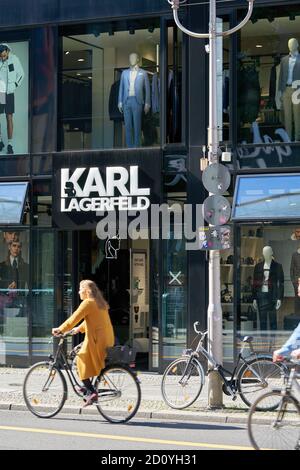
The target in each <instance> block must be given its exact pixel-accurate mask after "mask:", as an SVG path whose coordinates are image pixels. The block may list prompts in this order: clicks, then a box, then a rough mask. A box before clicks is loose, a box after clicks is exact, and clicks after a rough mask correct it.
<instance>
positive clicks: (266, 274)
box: [261, 263, 271, 292]
mask: <svg viewBox="0 0 300 470" xmlns="http://www.w3.org/2000/svg"><path fill="white" fill-rule="evenodd" d="M270 266H271V265H270V264H269V263H265V264H264V282H263V285H262V288H261V291H262V292H269V277H270Z"/></svg>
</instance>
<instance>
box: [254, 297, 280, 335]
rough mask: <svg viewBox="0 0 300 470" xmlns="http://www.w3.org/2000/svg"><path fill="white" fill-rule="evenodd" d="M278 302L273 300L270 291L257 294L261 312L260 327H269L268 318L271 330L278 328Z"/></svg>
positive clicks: (263, 328)
mask: <svg viewBox="0 0 300 470" xmlns="http://www.w3.org/2000/svg"><path fill="white" fill-rule="evenodd" d="M275 306H276V302H274V300H272V297H271V295H270V294H269V293H268V292H260V293H258V294H257V307H258V313H259V321H260V329H261V330H267V329H268V320H269V325H270V330H277V314H276V308H275Z"/></svg>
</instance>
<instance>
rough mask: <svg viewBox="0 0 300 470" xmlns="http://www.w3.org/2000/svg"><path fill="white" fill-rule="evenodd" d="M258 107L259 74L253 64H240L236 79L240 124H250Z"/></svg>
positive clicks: (257, 111) (255, 116)
mask: <svg viewBox="0 0 300 470" xmlns="http://www.w3.org/2000/svg"><path fill="white" fill-rule="evenodd" d="M259 108H260V84H259V75H258V71H257V70H256V67H255V64H250V65H244V64H242V65H241V68H240V71H239V80H238V119H239V123H240V124H241V125H243V124H245V123H250V124H252V123H253V122H254V121H255V120H256V119H257V117H258V113H259Z"/></svg>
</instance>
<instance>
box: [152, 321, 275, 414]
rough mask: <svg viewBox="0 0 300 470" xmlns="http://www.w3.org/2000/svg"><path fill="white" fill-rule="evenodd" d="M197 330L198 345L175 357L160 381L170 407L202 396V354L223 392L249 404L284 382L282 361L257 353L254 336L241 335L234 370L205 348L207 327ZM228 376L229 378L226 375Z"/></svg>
mask: <svg viewBox="0 0 300 470" xmlns="http://www.w3.org/2000/svg"><path fill="white" fill-rule="evenodd" d="M198 324H199V323H198V322H195V323H194V330H195V332H196V333H197V334H198V335H199V336H200V339H199V342H198V345H197V347H196V349H187V350H185V351H183V355H182V356H181V357H180V358H178V359H176V360H175V361H173V362H172V363H171V364H169V365H168V367H167V368H166V370H165V372H164V374H163V378H162V384H161V391H162V396H163V399H164V401H165V402H166V404H167V405H169V406H170V407H171V408H175V409H178V410H180V409H184V408H187V407H188V406H190V405H192V404H193V403H194V402H195V401H196V400H197V398H198V397H199V395H200V393H201V390H202V388H203V385H204V382H205V373H204V369H203V366H202V364H201V362H200V356H201V355H202V356H204V358H206V359H207V360H208V361H209V362H210V363H211V364H212V366H213V369H214V370H216V371H217V372H218V373H219V375H220V377H221V379H222V382H223V392H224V393H225V394H226V395H229V396H231V397H232V399H233V400H236V398H237V397H238V395H239V396H240V397H241V399H242V400H243V402H244V403H245V404H246V405H247V406H249V407H250V406H251V405H252V403H253V402H254V401H255V400H256V399H257V398H258V397H259V396H260V395H261V394H262V393H263V392H266V391H268V390H270V388H271V387H273V386H276V385H277V386H279V385H280V384H281V383H282V371H283V369H284V366H283V365H282V364H278V363H273V361H272V356H271V355H268V354H266V353H258V352H255V351H254V348H253V344H252V343H253V339H254V338H253V337H252V336H245V337H244V338H243V339H242V342H243V343H244V346H243V348H242V351H241V352H240V354H239V356H238V359H237V362H236V364H235V367H234V370H233V372H232V373H231V372H229V371H228V370H226V369H225V368H224V367H223V366H222V365H221V364H218V362H217V361H216V360H215V358H214V357H212V356H211V355H210V354H209V353H208V351H207V350H206V349H205V348H204V346H203V342H204V339H205V337H206V335H207V333H208V332H207V331H205V332H201V331H198V330H197V325H198ZM246 347H247V348H250V355H248V356H245V355H244V351H245V349H246ZM227 377H229V378H227ZM278 404H279V399H278V402H277V403H273V404H272V405H270V406H269V405H268V406H267V407H266V408H263V409H267V410H268V409H270V410H271V409H275V408H276V407H277V406H278Z"/></svg>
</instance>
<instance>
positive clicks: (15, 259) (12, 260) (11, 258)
mask: <svg viewBox="0 0 300 470" xmlns="http://www.w3.org/2000/svg"><path fill="white" fill-rule="evenodd" d="M9 258H10V264H11V266H12V267H14V261H16V263H17V266H16V268H18V267H19V263H18V258H15V257H14V256H11V255H10V257H9Z"/></svg>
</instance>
